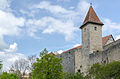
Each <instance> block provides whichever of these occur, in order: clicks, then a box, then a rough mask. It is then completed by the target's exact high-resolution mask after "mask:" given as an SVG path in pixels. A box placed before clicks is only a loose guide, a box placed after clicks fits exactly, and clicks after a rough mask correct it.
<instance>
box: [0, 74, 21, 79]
mask: <svg viewBox="0 0 120 79" xmlns="http://www.w3.org/2000/svg"><path fill="white" fill-rule="evenodd" d="M0 79H19V78H18V76H17V75H16V74H9V73H7V72H3V73H2V74H1V75H0Z"/></svg>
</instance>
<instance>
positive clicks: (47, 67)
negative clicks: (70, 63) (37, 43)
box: [32, 49, 63, 79]
mask: <svg viewBox="0 0 120 79" xmlns="http://www.w3.org/2000/svg"><path fill="white" fill-rule="evenodd" d="M40 56H41V58H37V62H36V63H34V64H33V66H34V69H33V71H32V76H33V79H62V78H63V72H62V65H61V62H62V60H61V59H59V58H57V57H55V56H53V55H50V54H48V51H47V50H46V49H44V50H43V51H42V52H40Z"/></svg>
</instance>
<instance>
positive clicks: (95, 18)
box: [80, 6, 103, 28]
mask: <svg viewBox="0 0 120 79" xmlns="http://www.w3.org/2000/svg"><path fill="white" fill-rule="evenodd" d="M88 22H91V23H97V24H102V25H103V23H102V22H101V21H100V19H99V18H98V16H97V14H96V13H95V11H94V9H93V7H92V6H90V8H89V11H88V13H87V15H86V17H85V19H84V21H83V25H82V26H81V27H80V28H82V27H83V26H84V25H85V24H86V23H88Z"/></svg>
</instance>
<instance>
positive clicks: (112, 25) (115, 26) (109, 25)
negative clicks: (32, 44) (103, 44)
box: [103, 18, 120, 31]
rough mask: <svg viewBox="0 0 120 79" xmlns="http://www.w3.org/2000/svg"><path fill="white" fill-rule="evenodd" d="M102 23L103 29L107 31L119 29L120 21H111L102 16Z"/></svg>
mask: <svg viewBox="0 0 120 79" xmlns="http://www.w3.org/2000/svg"><path fill="white" fill-rule="evenodd" d="M103 23H104V27H103V30H107V31H113V30H120V23H116V22H113V21H111V20H110V19H108V18H104V19H103ZM108 29H109V30H108Z"/></svg>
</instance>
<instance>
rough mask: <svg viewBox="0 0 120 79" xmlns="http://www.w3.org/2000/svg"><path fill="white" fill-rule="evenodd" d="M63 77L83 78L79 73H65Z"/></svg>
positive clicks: (69, 78) (66, 78)
mask: <svg viewBox="0 0 120 79" xmlns="http://www.w3.org/2000/svg"><path fill="white" fill-rule="evenodd" d="M64 79H85V78H84V77H83V75H82V74H81V73H71V74H67V75H66V76H65V78H64Z"/></svg>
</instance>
